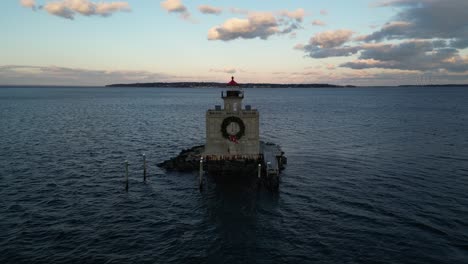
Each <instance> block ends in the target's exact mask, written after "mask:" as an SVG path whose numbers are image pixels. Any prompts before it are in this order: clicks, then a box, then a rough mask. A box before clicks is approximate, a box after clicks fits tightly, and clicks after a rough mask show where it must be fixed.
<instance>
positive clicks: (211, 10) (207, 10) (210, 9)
mask: <svg viewBox="0 0 468 264" xmlns="http://www.w3.org/2000/svg"><path fill="white" fill-rule="evenodd" d="M198 10H199V11H200V12H202V13H203V14H212V15H219V14H221V13H222V12H223V10H222V9H221V8H218V7H214V6H208V5H202V6H199V7H198Z"/></svg>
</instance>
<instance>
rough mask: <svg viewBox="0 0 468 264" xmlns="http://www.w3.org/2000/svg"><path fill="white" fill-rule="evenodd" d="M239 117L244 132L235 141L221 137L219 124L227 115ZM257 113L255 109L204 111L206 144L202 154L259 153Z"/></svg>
mask: <svg viewBox="0 0 468 264" xmlns="http://www.w3.org/2000/svg"><path fill="white" fill-rule="evenodd" d="M230 116H235V117H238V118H240V119H241V120H242V121H243V122H244V125H245V134H244V136H243V137H242V138H240V139H239V140H238V142H237V143H235V142H232V141H230V140H229V139H226V138H224V137H223V134H222V132H221V125H222V123H223V120H224V119H225V118H227V117H230ZM259 134H260V131H259V113H258V111H257V110H255V109H253V110H238V111H228V110H208V111H207V112H206V145H205V153H204V155H224V156H227V155H258V154H259V153H260V143H259V142H260V136H259Z"/></svg>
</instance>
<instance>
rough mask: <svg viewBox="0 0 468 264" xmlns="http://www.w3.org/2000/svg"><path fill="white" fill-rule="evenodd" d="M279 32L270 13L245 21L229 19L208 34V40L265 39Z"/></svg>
mask: <svg viewBox="0 0 468 264" xmlns="http://www.w3.org/2000/svg"><path fill="white" fill-rule="evenodd" d="M278 32H280V30H279V28H278V21H277V20H276V18H275V17H274V16H273V14H271V13H254V14H250V15H249V16H248V18H246V19H240V18H231V19H228V20H227V21H226V22H224V24H222V25H221V26H218V27H213V28H211V29H210V30H209V32H208V39H209V40H224V41H228V40H233V39H236V38H244V39H252V38H256V37H259V38H261V39H267V38H268V37H270V36H271V35H274V34H276V33H278Z"/></svg>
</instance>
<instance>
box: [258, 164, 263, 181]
mask: <svg viewBox="0 0 468 264" xmlns="http://www.w3.org/2000/svg"><path fill="white" fill-rule="evenodd" d="M260 177H262V164H260V163H259V164H258V178H259V179H260Z"/></svg>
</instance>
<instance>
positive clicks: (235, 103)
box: [221, 76, 244, 112]
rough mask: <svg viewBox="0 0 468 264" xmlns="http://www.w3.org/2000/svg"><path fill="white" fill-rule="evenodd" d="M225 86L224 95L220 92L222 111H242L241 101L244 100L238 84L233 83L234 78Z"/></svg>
mask: <svg viewBox="0 0 468 264" xmlns="http://www.w3.org/2000/svg"><path fill="white" fill-rule="evenodd" d="M227 86H228V90H227V91H226V93H224V92H221V98H223V100H224V110H226V111H228V112H238V111H240V110H242V99H244V93H243V92H242V89H241V88H240V86H239V84H238V83H237V82H236V81H234V76H232V77H231V81H230V82H229V83H228V84H227Z"/></svg>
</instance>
